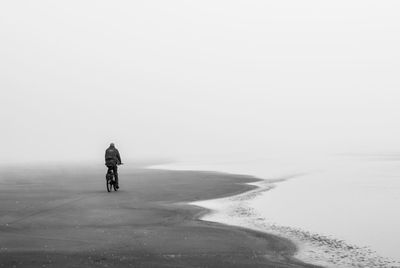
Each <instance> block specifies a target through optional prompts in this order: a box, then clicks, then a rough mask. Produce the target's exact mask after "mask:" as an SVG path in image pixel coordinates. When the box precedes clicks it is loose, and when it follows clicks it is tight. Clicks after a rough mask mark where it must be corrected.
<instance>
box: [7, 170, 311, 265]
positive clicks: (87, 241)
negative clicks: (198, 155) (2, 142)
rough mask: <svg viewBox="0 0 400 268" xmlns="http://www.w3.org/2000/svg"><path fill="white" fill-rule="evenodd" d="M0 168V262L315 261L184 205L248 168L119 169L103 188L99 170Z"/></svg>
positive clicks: (210, 194)
mask: <svg viewBox="0 0 400 268" xmlns="http://www.w3.org/2000/svg"><path fill="white" fill-rule="evenodd" d="M0 175H1V177H2V188H1V189H0V196H1V198H0V199H1V201H2V202H1V203H0V204H1V205H0V209H1V211H2V216H1V217H0V233H1V235H0V244H1V245H2V246H1V248H0V267H12V266H14V267H43V266H46V267H61V268H63V267H99V266H113V267H129V266H134V267H171V266H172V267H198V266H201V267H205V266H207V267H218V268H220V267H221V268H224V267H226V268H228V267H237V268H242V267H248V268H253V267H254V268H255V267H260V266H266V267H280V268H286V267H287V268H289V267H297V268H311V267H314V268H315V267H317V266H315V265H311V264H306V263H304V262H301V261H299V260H297V259H295V258H294V257H293V254H294V253H295V251H296V246H295V245H294V244H293V243H292V242H291V241H290V240H288V239H285V238H281V237H278V236H276V235H272V234H266V233H263V232H258V231H253V230H250V229H247V228H241V227H234V226H228V225H225V224H220V223H211V222H205V221H202V220H200V217H201V216H202V215H204V213H208V212H209V211H208V210H207V209H205V208H199V207H196V206H193V205H189V204H188V203H190V202H195V201H199V200H206V199H213V198H221V197H227V196H232V195H235V194H238V193H243V192H246V191H248V190H250V189H251V188H254V186H248V185H247V186H246V185H245V183H249V182H254V181H256V179H255V178H254V177H251V176H242V175H235V174H224V173H217V172H201V171H168V170H154V169H136V170H128V169H126V171H124V170H123V169H121V170H120V178H121V179H120V186H121V188H120V190H119V191H118V192H112V193H107V192H106V190H105V183H104V170H103V169H101V170H97V169H96V170H85V172H84V173H81V172H76V171H75V170H74V171H67V170H53V171H49V170H40V169H37V170H35V171H33V170H29V171H28V172H27V171H23V170H22V171H15V170H13V171H2V172H1V174H0ZM82 175H84V178H85V179H84V180H82Z"/></svg>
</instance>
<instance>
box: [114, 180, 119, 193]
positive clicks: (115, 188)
mask: <svg viewBox="0 0 400 268" xmlns="http://www.w3.org/2000/svg"><path fill="white" fill-rule="evenodd" d="M113 182H114V183H113V188H114V191H118V188H117V184H116V183H115V181H113Z"/></svg>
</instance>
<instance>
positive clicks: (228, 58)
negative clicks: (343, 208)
mask: <svg viewBox="0 0 400 268" xmlns="http://www.w3.org/2000/svg"><path fill="white" fill-rule="evenodd" d="M399 11H400V2H398V1H379V2H376V1H334V2H329V3H327V2H321V1H301V2H299V1H279V2H273V3H272V2H269V1H268V2H265V1H246V2H244V1H201V2H192V1H183V0H182V1H135V2H130V1H119V2H109V1H68V2H53V1H34V2H31V1H22V2H21V1H19V2H10V1H7V2H3V3H1V4H0V30H1V33H2V34H1V35H0V42H1V47H2V49H1V50H0V57H1V61H0V77H1V79H0V88H1V90H0V98H1V105H0V122H1V123H2V131H1V132H0V133H1V134H0V137H1V140H2V142H3V144H2V154H1V158H0V162H1V163H17V162H36V161H38V162H43V161H53V162H54V161H55V162H63V161H97V160H98V159H99V160H101V159H102V157H103V153H104V150H105V148H106V147H107V146H108V144H109V143H110V142H115V143H116V145H117V147H118V148H119V149H120V151H121V154H122V157H123V159H124V158H125V159H137V158H141V157H143V158H149V157H156V158H174V159H179V158H185V157H188V156H193V155H211V154H214V155H235V154H237V155H240V154H242V155H244V156H251V155H252V154H263V153H268V154H271V153H272V154H273V153H277V152H313V151H319V152H358V151H380V152H381V151H393V152H396V151H400V140H399V137H400V125H399V119H400V106H399V103H400V93H399V85H400V80H399V78H398V74H399V69H400V65H399V57H400V51H399V49H398V47H400V35H399V34H398V33H399V30H400V18H399V16H398V14H399Z"/></svg>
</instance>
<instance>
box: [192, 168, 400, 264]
mask: <svg viewBox="0 0 400 268" xmlns="http://www.w3.org/2000/svg"><path fill="white" fill-rule="evenodd" d="M299 175H301V174H299ZM295 176H296V175H292V176H288V177H295ZM254 178H255V179H256V181H255V182H250V183H246V185H251V186H253V187H255V188H253V189H250V190H248V191H244V192H242V193H238V194H235V195H231V196H225V197H221V198H216V199H209V200H202V201H196V202H191V203H189V204H191V205H195V206H199V207H202V208H206V209H208V211H209V213H207V214H204V215H202V216H201V217H200V220H203V221H206V222H217V223H222V224H225V225H229V226H235V227H241V228H247V229H250V230H254V231H257V232H262V233H266V234H272V235H276V236H278V237H281V238H285V239H289V240H290V241H291V242H292V243H294V245H295V246H296V251H295V252H294V254H293V256H294V257H295V258H296V259H298V260H300V261H302V262H305V263H309V264H313V265H317V266H323V267H328V268H339V267H340V268H342V267H347V268H355V267H376V268H389V267H390V268H396V267H400V266H399V264H398V263H397V262H396V261H393V260H390V259H389V258H385V257H381V256H379V255H378V254H376V252H374V251H372V250H370V249H369V248H368V247H359V246H357V245H352V244H348V243H346V242H345V241H343V240H338V239H336V238H334V237H329V236H324V235H320V234H316V233H311V232H309V231H306V230H302V229H298V228H293V227H289V226H282V225H279V224H277V223H270V222H268V221H267V220H266V219H265V218H259V217H257V212H255V211H254V210H253V209H252V208H251V207H250V206H248V205H244V204H245V202H246V201H247V200H251V199H254V198H256V197H257V196H258V195H259V194H263V192H267V191H270V190H272V189H273V188H275V187H276V185H275V184H276V183H279V182H282V181H285V179H282V178H281V179H276V180H264V179H260V178H256V177H254ZM235 202H236V203H239V204H232V203H235ZM228 203H231V204H228ZM246 206H247V207H246ZM232 214H233V215H232ZM251 217H252V218H251ZM249 218H251V219H249Z"/></svg>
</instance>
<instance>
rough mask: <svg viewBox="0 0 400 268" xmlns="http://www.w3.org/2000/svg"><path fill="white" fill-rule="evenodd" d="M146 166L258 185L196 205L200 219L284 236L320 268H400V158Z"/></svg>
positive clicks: (211, 160) (299, 157)
mask: <svg viewBox="0 0 400 268" xmlns="http://www.w3.org/2000/svg"><path fill="white" fill-rule="evenodd" d="M152 168H161V169H174V170H203V171H204V170H207V171H218V172H227V173H234V174H245V175H251V176H254V177H256V178H259V179H261V181H258V182H256V183H253V184H254V185H256V186H257V188H256V189H255V190H252V191H249V192H246V193H243V194H240V195H237V196H232V197H226V198H220V199H215V200H203V201H198V202H194V203H193V205H197V206H202V207H205V208H208V209H210V210H211V212H210V213H209V214H207V215H205V216H204V217H203V218H202V219H203V220H208V221H215V222H220V223H225V224H230V225H237V226H242V227H247V228H251V229H254V230H258V231H262V232H268V233H273V234H276V235H279V236H282V237H286V238H289V239H290V240H292V241H293V242H295V243H296V244H297V246H298V248H299V250H298V253H297V255H296V257H297V258H299V259H301V260H303V261H306V262H311V263H314V264H320V265H324V266H325V267H400V153H396V152H382V153H381V152H380V153H363V154H357V153H346V154H320V155H315V154H314V155H305V154H290V155H269V156H268V155H266V156H259V157H254V158H252V157H246V159H244V158H243V157H232V156H229V157H227V156H225V157H221V158H219V157H216V156H212V157H210V156H209V157H202V158H195V157H194V158H191V159H185V161H177V162H174V163H170V164H164V165H157V166H153V167H152Z"/></svg>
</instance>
